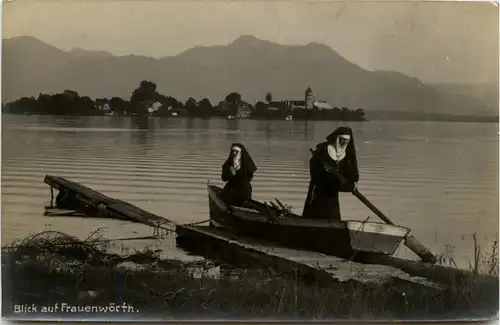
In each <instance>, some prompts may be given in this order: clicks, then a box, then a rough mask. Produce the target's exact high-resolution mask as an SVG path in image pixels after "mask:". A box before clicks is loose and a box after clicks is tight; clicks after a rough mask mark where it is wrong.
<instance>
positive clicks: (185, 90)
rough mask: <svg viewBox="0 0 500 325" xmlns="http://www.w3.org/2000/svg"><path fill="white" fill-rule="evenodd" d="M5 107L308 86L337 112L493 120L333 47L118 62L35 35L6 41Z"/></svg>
mask: <svg viewBox="0 0 500 325" xmlns="http://www.w3.org/2000/svg"><path fill="white" fill-rule="evenodd" d="M2 77H3V89H2V92H3V93H2V95H3V101H10V100H15V99H18V98H20V97H22V96H37V95H38V94H39V93H55V92H61V91H63V90H64V89H72V90H75V91H78V92H79V93H80V94H81V95H87V96H90V97H92V98H96V97H108V98H109V97H112V96H119V97H122V98H126V99H128V98H129V97H130V95H131V93H132V91H133V90H134V89H135V88H136V87H137V86H138V84H139V83H140V82H141V81H142V80H150V81H153V82H155V83H156V84H157V85H158V91H159V92H160V93H162V94H165V95H169V96H173V97H175V98H177V99H179V100H181V101H185V100H187V99H188V98H189V97H190V96H192V97H195V98H196V99H198V100H199V99H202V98H204V97H207V98H209V99H210V101H212V102H213V103H217V102H219V101H220V100H222V99H223V98H224V97H225V96H226V95H227V94H229V93H231V92H233V91H237V92H239V93H241V95H242V96H243V99H244V100H246V101H250V102H253V101H257V100H264V99H265V95H266V93H267V92H271V93H272V95H273V99H274V100H280V99H283V100H285V99H303V97H304V91H305V89H306V88H307V87H308V86H311V88H312V89H313V90H314V93H315V96H316V98H317V99H324V100H328V101H329V102H330V104H331V105H333V106H338V107H342V106H346V107H349V108H351V109H356V108H363V109H364V110H365V111H366V112H367V116H368V118H370V112H373V111H377V110H378V111H402V112H417V113H439V114H466V115H474V114H479V115H485V114H488V115H496V114H497V109H492V108H488V106H487V105H486V104H485V103H484V102H482V101H481V100H478V98H476V97H474V96H470V95H469V94H466V93H450V92H449V91H447V90H442V89H440V87H434V86H432V85H428V84H425V83H423V82H422V81H420V80H419V79H417V78H411V77H408V76H406V75H404V74H401V73H398V72H393V71H374V72H372V71H367V70H364V69H362V68H360V67H359V66H357V65H355V64H353V63H352V62H349V61H348V60H346V59H345V58H343V57H342V56H341V55H339V54H338V53H337V52H335V51H334V50H332V49H331V48H330V47H328V46H326V45H324V44H319V43H314V42H313V43H310V44H307V45H303V46H298V45H280V44H276V43H273V42H269V41H264V40H260V39H257V38H255V37H253V36H251V35H244V36H241V37H239V38H238V39H236V40H235V41H234V42H232V43H230V44H228V45H224V46H209V47H202V46H198V47H194V48H192V49H189V50H187V51H185V52H183V53H180V54H179V55H177V56H172V57H165V58H161V59H154V58H148V57H145V56H136V55H128V56H113V55H111V54H109V53H107V52H100V51H97V52H92V51H85V50H82V49H77V50H73V51H70V52H65V51H62V50H59V49H57V48H55V47H53V46H51V45H48V44H45V43H43V42H41V41H39V40H37V39H35V38H32V37H18V38H13V39H5V40H4V43H3V70H2Z"/></svg>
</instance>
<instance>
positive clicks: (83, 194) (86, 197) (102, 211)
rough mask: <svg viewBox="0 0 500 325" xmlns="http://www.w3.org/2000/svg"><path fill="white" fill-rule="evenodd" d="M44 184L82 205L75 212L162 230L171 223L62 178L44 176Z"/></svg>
mask: <svg viewBox="0 0 500 325" xmlns="http://www.w3.org/2000/svg"><path fill="white" fill-rule="evenodd" d="M44 182H45V183H46V184H48V185H49V186H51V187H53V188H55V189H57V190H58V191H65V192H68V193H71V194H72V195H74V197H75V198H76V199H77V200H78V201H79V202H81V205H82V206H81V207H74V208H75V210H78V209H80V210H81V209H83V210H86V209H89V208H90V209H91V210H93V211H94V213H96V214H98V215H99V216H104V217H109V218H113V219H122V220H128V221H133V222H139V223H142V224H145V225H149V226H153V227H160V228H162V227H161V225H163V224H166V223H173V222H172V221H170V220H168V219H165V218H163V217H161V216H158V215H155V214H153V213H150V212H148V211H145V210H142V209H140V208H138V207H136V206H134V205H132V204H130V203H127V202H124V201H121V200H117V199H114V198H111V197H109V196H106V195H104V194H102V193H99V192H97V191H94V190H92V189H91V188H89V187H86V186H84V185H81V184H78V183H75V182H72V181H70V180H67V179H65V178H62V177H57V176H52V175H45V178H44Z"/></svg>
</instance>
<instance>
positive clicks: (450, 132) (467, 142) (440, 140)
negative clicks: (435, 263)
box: [2, 115, 499, 264]
mask: <svg viewBox="0 0 500 325" xmlns="http://www.w3.org/2000/svg"><path fill="white" fill-rule="evenodd" d="M338 125H339V124H338V123H336V122H304V121H251V120H223V119H217V120H215V119H212V120H201V119H175V118H174V119H159V118H148V117H146V118H138V119H131V118H120V117H53V116H43V117H42V116H5V115H4V116H3V117H2V243H3V244H6V243H9V242H11V241H12V240H14V239H17V238H22V237H25V236H27V235H28V234H32V233H36V232H39V231H42V230H48V229H55V230H59V231H65V232H67V233H71V234H78V235H80V236H84V237H85V236H86V235H87V234H88V233H89V232H91V231H93V230H95V229H96V228H99V227H102V228H106V229H108V232H109V233H110V234H111V235H112V236H117V237H120V236H121V237H123V235H124V234H129V233H130V234H131V233H134V234H137V233H144V232H146V231H145V230H144V228H142V230H141V231H137V230H138V229H139V228H141V225H135V224H130V223H125V222H119V221H110V220H97V219H81V218H54V217H44V216H43V215H42V213H43V205H44V204H45V203H47V202H48V201H49V200H50V191H49V187H48V186H47V185H46V184H44V183H43V177H44V175H45V174H52V175H57V176H63V177H66V178H69V179H71V180H74V181H76V182H81V183H82V184H84V185H87V186H89V187H91V188H93V189H95V190H97V191H100V192H103V193H104V194H106V195H109V196H112V197H116V198H119V199H122V200H126V201H129V202H131V203H132V204H135V205H137V206H139V207H141V208H143V209H146V210H148V211H151V212H153V213H156V214H159V215H162V216H164V217H166V218H168V219H170V220H174V221H176V222H181V223H187V222H193V221H200V220H205V219H207V218H208V199H207V191H206V184H207V181H208V180H210V181H211V182H214V183H217V184H220V185H222V182H221V180H220V171H221V165H222V163H223V162H224V160H225V159H226V157H227V154H228V150H229V146H230V144H231V143H233V142H242V143H244V144H245V145H246V146H247V148H248V150H249V151H250V153H251V155H252V156H253V158H254V160H255V161H256V164H257V165H258V168H259V170H258V171H257V173H256V175H255V178H254V181H253V187H254V196H255V198H256V199H259V200H272V199H273V198H274V197H277V198H279V199H280V200H281V201H283V202H285V203H287V204H290V205H292V207H293V210H294V211H295V212H297V213H301V212H302V206H303V202H304V199H305V196H306V192H307V186H308V181H309V174H308V173H309V172H308V160H309V157H310V153H309V148H312V147H314V146H315V144H316V143H317V142H319V141H323V139H324V137H325V136H327V135H328V134H329V133H330V132H332V131H333V130H334V129H335V128H336V127H337V126H338ZM348 125H349V126H351V127H352V128H353V130H354V137H355V141H356V149H357V153H358V160H359V162H358V163H359V166H360V177H361V180H360V183H359V188H360V191H361V192H362V193H363V194H364V195H365V196H366V197H368V198H369V199H370V200H371V201H372V202H373V203H374V204H375V205H376V206H378V207H379V209H381V210H382V211H383V212H385V213H386V214H387V215H388V216H389V217H390V218H391V219H392V220H393V221H394V222H395V223H397V224H401V225H405V226H408V227H410V228H411V229H412V232H413V234H414V235H415V236H416V237H417V238H418V239H420V241H422V242H423V243H424V244H426V245H427V246H429V247H430V248H431V249H433V251H435V252H443V251H446V250H450V249H452V250H453V251H454V256H455V258H457V259H459V261H460V262H461V264H464V263H467V261H468V260H471V259H472V257H473V244H472V235H473V234H474V233H476V234H477V236H478V239H479V240H480V241H481V243H482V244H483V245H484V246H485V247H484V248H483V249H486V248H488V249H489V246H491V242H492V241H493V240H497V237H498V194H499V193H498V135H497V133H498V125H497V124H479V123H478V124H476V123H445V122H392V121H391V122H385V121H384V122H378V121H373V122H366V123H359V122H358V123H349V124H348ZM341 211H342V213H343V215H344V218H345V219H348V218H352V219H366V218H367V217H368V216H371V217H370V218H371V219H373V220H377V217H376V216H375V215H374V214H373V213H372V212H371V211H370V210H368V209H367V208H366V207H364V206H363V204H362V203H361V202H359V201H358V200H357V199H356V198H355V197H353V196H352V195H350V194H343V195H342V196H341ZM147 231H149V230H147ZM150 234H151V233H149V235H150ZM146 235H148V234H146ZM486 246H488V247H486ZM446 247H448V248H446ZM168 249H169V250H170V251H171V254H173V255H182V253H180V252H179V251H178V250H176V249H175V247H169V248H168ZM398 254H399V255H401V256H406V257H410V256H412V255H411V253H409V252H408V251H407V250H406V249H405V248H404V247H401V248H400V250H399V252H398Z"/></svg>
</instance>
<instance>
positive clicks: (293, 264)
mask: <svg viewBox="0 0 500 325" xmlns="http://www.w3.org/2000/svg"><path fill="white" fill-rule="evenodd" d="M176 231H177V233H178V236H179V237H184V239H187V240H191V241H193V242H194V245H197V246H198V247H205V248H208V247H209V245H210V243H215V244H218V245H219V247H223V248H224V249H222V250H219V251H220V253H221V254H223V253H224V254H231V255H233V256H234V254H238V255H241V256H245V257H247V258H249V259H253V260H258V261H259V262H260V263H264V264H266V265H269V266H272V267H274V268H277V269H280V270H282V271H285V272H288V273H290V272H291V271H293V270H295V271H297V272H298V273H300V274H301V275H303V276H305V277H309V276H313V277H314V278H315V279H316V280H318V281H320V282H329V283H331V282H332V281H333V282H335V281H339V282H344V281H357V282H362V283H369V284H383V283H386V282H390V281H393V280H394V279H397V280H398V281H405V282H406V283H408V284H415V285H417V286H420V287H422V286H423V287H427V288H430V289H435V288H438V287H439V285H438V284H436V283H433V282H431V281H428V280H426V279H423V278H418V277H412V276H409V275H408V274H406V273H405V272H403V271H401V270H399V269H397V268H394V267H391V266H385V265H372V264H361V263H357V262H353V261H348V260H345V259H342V258H339V257H335V256H330V255H325V254H322V253H316V252H311V251H303V250H296V249H290V248H286V247H282V246H279V245H276V244H271V243H266V242H262V241H257V240H255V239H252V238H244V237H235V236H233V235H231V234H230V233H227V232H225V231H224V230H221V229H217V228H212V227H207V226H185V225H176Z"/></svg>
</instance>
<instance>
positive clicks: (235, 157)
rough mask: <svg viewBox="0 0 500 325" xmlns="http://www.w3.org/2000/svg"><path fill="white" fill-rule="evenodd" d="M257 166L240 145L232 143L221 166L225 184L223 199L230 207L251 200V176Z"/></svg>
mask: <svg viewBox="0 0 500 325" xmlns="http://www.w3.org/2000/svg"><path fill="white" fill-rule="evenodd" d="M255 171H257V166H255V163H254V162H253V159H252V157H250V154H249V153H248V151H247V149H246V148H245V146H244V145H242V144H241V143H233V144H232V145H231V151H230V153H229V157H228V158H227V160H226V162H225V163H224V164H223V165H222V180H223V181H224V182H226V185H225V186H224V189H223V191H222V196H223V199H224V201H225V202H226V203H228V204H231V205H239V206H241V205H242V204H243V203H244V202H245V201H247V200H251V199H252V185H251V184H250V182H251V181H252V178H253V175H254V173H255Z"/></svg>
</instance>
